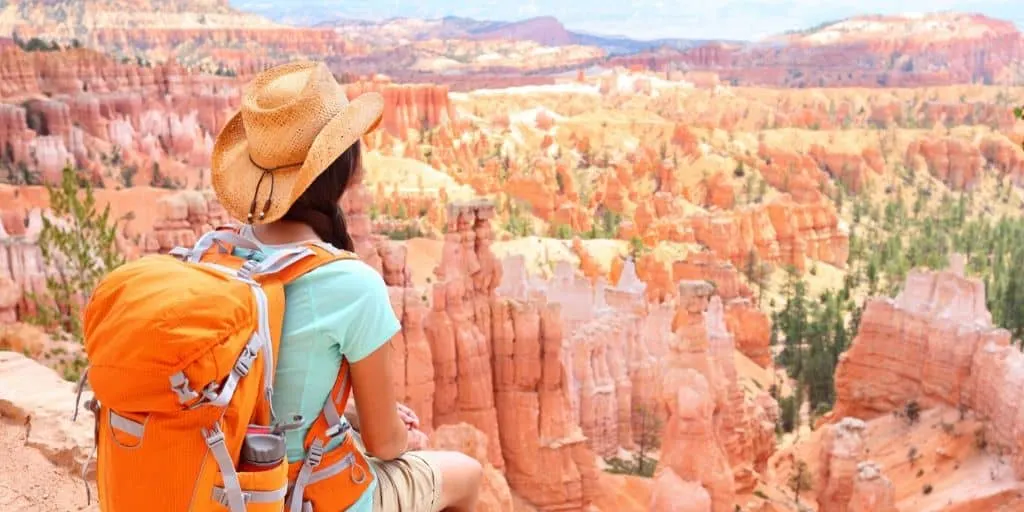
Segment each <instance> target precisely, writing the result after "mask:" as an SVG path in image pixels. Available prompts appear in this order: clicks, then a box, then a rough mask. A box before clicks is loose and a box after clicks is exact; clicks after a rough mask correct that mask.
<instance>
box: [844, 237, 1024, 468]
mask: <svg viewBox="0 0 1024 512" xmlns="http://www.w3.org/2000/svg"><path fill="white" fill-rule="evenodd" d="M963 269H964V259H963V257H961V256H958V255H954V256H953V257H951V258H950V268H949V269H947V270H942V271H923V270H913V271H911V272H910V274H909V275H908V276H907V281H906V284H905V285H904V288H903V291H902V292H901V293H900V294H899V295H898V296H897V297H896V298H895V299H889V298H875V299H870V300H869V301H868V302H867V306H866V309H865V310H864V314H863V317H862V320H861V327H860V330H859V332H858V334H857V337H856V338H855V339H854V341H853V343H852V345H851V346H850V349H849V350H848V351H847V352H846V353H845V354H843V355H842V356H840V362H839V366H838V368H837V370H836V396H837V399H836V406H835V408H834V417H835V418H843V417H856V418H861V419H870V418H873V417H876V416H879V415H881V414H884V413H887V412H890V411H893V410H897V409H902V408H904V407H905V406H906V404H908V403H910V402H911V401H914V402H917V403H918V404H919V405H920V407H922V408H928V407H932V406H937V405H948V406H952V407H965V408H967V409H970V410H973V411H974V412H975V414H976V415H978V416H979V417H981V418H986V419H987V420H988V423H987V426H986V430H985V432H986V439H987V440H988V444H989V445H990V446H999V447H1002V448H1001V449H1003V450H1005V451H1006V453H1010V454H1012V456H1011V458H1010V459H1009V460H1011V461H1012V465H1013V467H1014V469H1015V470H1016V471H1017V474H1018V475H1019V474H1022V473H1024V471H1022V470H1024V458H1022V457H1021V455H1020V450H1019V449H1018V447H1017V446H1018V442H1017V432H1020V429H1021V428H1024V427H1022V425H1021V422H1022V419H1021V418H1022V416H1021V415H1020V414H1019V411H1020V408H1019V407H1018V404H1019V402H1020V399H1019V396H1018V394H1019V393H1018V391H1017V390H1018V389H1019V388H1020V385H1019V384H1018V383H1019V382H1020V381H1021V375H1020V372H1019V371H1017V369H1018V368H1019V367H1020V366H1021V365H1024V354H1022V353H1021V351H1020V350H1019V349H1018V348H1016V347H1014V346H1011V345H1010V333H1009V332H1008V331H1006V330H1005V329H1001V328H997V327H995V326H993V325H992V319H991V314H990V313H989V311H988V309H987V308H986V306H985V287H984V284H983V283H982V282H981V281H980V280H978V279H976V278H968V277H964V274H963Z"/></svg>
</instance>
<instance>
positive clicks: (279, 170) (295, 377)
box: [211, 62, 481, 512]
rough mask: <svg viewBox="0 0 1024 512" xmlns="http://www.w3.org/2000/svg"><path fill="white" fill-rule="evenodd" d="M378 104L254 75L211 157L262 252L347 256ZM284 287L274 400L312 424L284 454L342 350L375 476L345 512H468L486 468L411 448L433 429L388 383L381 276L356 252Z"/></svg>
mask: <svg viewBox="0 0 1024 512" xmlns="http://www.w3.org/2000/svg"><path fill="white" fill-rule="evenodd" d="M382 112H383V99H382V98H381V96H380V95H379V94H376V93H368V94H364V95H362V96H360V97H358V98H356V99H355V100H353V101H352V102H349V101H347V100H346V97H345V92H344V91H343V90H342V88H341V86H340V85H338V83H337V82H336V81H335V79H334V77H333V75H332V74H331V73H330V71H329V70H328V69H327V68H326V66H324V65H323V64H320V63H313V62H296V63H291V64H286V65H282V66H278V67H275V68H272V69H269V70H267V71H264V72H263V73H260V74H259V75H258V76H256V77H255V78H254V79H253V81H252V83H251V84H249V86H248V87H247V88H246V90H245V94H244V95H243V99H242V108H241V112H239V114H237V115H236V116H235V117H234V118H232V119H231V120H230V121H229V122H228V124H227V125H226V126H225V128H224V130H223V131H222V132H221V133H220V134H219V135H218V137H217V141H216V144H215V146H214V151H213V159H212V163H211V168H212V173H211V174H212V178H213V186H214V190H215V191H216V193H217V197H218V199H219V200H220V202H221V204H222V205H223V206H224V208H225V209H226V210H227V211H228V213H229V214H231V215H232V216H233V217H235V218H237V219H242V220H246V221H247V225H246V226H245V227H244V228H243V229H242V234H243V235H245V236H247V237H248V238H250V239H251V240H252V241H253V242H255V243H256V244H257V245H259V246H260V247H261V248H262V249H263V252H265V253H270V252H273V251H275V250H280V249H282V248H287V247H289V246H292V245H293V244H296V243H300V242H308V241H320V242H326V243H328V244H331V245H333V246H334V247H336V248H338V249H343V250H346V251H353V250H354V247H353V242H352V237H351V236H350V235H349V233H348V230H347V228H346V225H345V218H344V216H343V215H342V212H341V210H340V208H339V207H338V202H339V200H340V199H341V197H342V195H343V194H344V192H345V191H346V190H347V189H348V188H349V187H350V186H352V185H354V184H357V183H359V182H360V180H361V179H362V174H363V169H362V167H361V164H360V163H361V158H360V145H359V142H358V141H359V138H360V137H362V136H363V135H365V134H367V133H369V132H370V131H372V130H373V129H374V128H376V126H377V125H378V124H379V123H380V119H381V116H382ZM285 293H286V304H287V311H286V312H285V320H284V328H283V333H282V337H281V346H280V353H279V355H278V363H277V370H276V374H275V381H274V396H273V401H272V403H273V406H274V410H276V411H278V412H279V413H284V414H287V415H290V414H301V415H302V416H303V417H304V418H306V422H305V424H304V425H303V427H302V428H299V429H297V430H293V431H290V432H288V433H287V446H288V459H289V461H290V462H295V461H300V460H303V459H304V457H305V455H306V453H305V450H304V447H303V439H304V438H305V435H306V431H307V430H308V429H309V426H310V420H311V419H312V418H315V417H316V416H317V414H318V413H319V412H320V409H321V407H323V404H324V401H325V400H326V399H327V397H328V394H329V393H330V391H331V387H332V385H333V384H334V381H335V378H336V377H337V375H338V372H339V370H340V368H341V365H342V357H344V358H346V359H347V360H348V362H349V364H350V368H351V380H352V393H353V396H354V398H355V409H356V412H357V416H358V428H359V430H360V435H361V438H362V443H363V446H365V451H366V452H367V454H368V455H370V459H369V460H370V466H371V469H372V470H373V472H374V474H375V476H376V477H377V478H376V480H377V482H376V483H375V484H374V485H373V486H371V488H370V489H369V490H368V491H367V492H366V493H365V494H364V495H362V497H360V498H359V500H358V501H357V502H356V504H355V505H354V506H352V507H350V509H349V510H353V511H356V512H369V511H371V510H374V511H387V512H420V511H422V512H434V511H437V510H473V509H474V507H475V504H476V501H477V488H478V486H479V483H480V478H481V467H480V464H479V463H478V462H477V461H476V460H474V459H472V458H470V457H468V456H466V455H463V454H461V453H458V452H441V451H415V450H420V449H422V448H424V446H423V441H424V439H425V437H424V436H423V435H422V432H420V431H419V430H417V427H418V422H419V420H418V419H417V418H416V416H415V414H414V413H412V411H410V410H409V409H408V408H406V407H404V406H401V405H400V404H398V403H397V401H396V398H395V393H394V387H393V386H392V385H391V382H392V370H391V369H392V364H391V358H392V357H396V355H395V354H393V353H392V351H391V346H390V344H389V343H388V342H389V341H390V339H391V337H392V336H394V335H395V334H396V333H398V332H399V329H400V328H401V327H400V325H399V322H398V319H397V318H395V314H394V312H393V310H392V308H391V303H390V301H389V299H388V292H387V288H386V286H385V284H384V281H383V279H382V278H381V276H380V275H379V274H378V273H377V272H376V271H375V270H373V269H372V268H371V267H370V266H368V265H366V264H365V263H363V262H361V261H359V260H355V259H353V260H341V261H335V262H332V263H329V264H327V265H324V266H322V267H320V268H317V269H316V270H313V271H311V272H309V273H308V274H306V275H304V276H302V277H300V278H299V279H297V280H296V281H295V282H293V283H292V284H291V285H289V286H288V287H287V288H286V290H285ZM397 357H401V355H397ZM347 415H348V414H346V416H347ZM353 423H355V422H353ZM328 449H330V446H329V447H328ZM410 450H413V451H410Z"/></svg>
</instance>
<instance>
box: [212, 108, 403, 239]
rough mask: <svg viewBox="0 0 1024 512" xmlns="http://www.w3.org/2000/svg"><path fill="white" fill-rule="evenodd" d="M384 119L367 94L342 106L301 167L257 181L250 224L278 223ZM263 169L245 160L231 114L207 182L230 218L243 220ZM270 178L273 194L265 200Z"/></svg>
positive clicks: (245, 145)
mask: <svg viewBox="0 0 1024 512" xmlns="http://www.w3.org/2000/svg"><path fill="white" fill-rule="evenodd" d="M383 115H384V97H383V96H381V95H380V94H379V93H375V92H367V93H363V94H361V95H360V96H358V97H356V98H355V99H354V100H352V101H351V102H349V103H348V104H347V105H345V107H344V108H342V109H341V111H340V112H338V114H337V115H335V116H334V117H333V118H331V120H330V121H328V122H327V124H326V125H324V128H323V130H320V133H319V134H317V136H316V137H315V138H314V139H313V144H312V145H311V146H310V148H309V152H307V153H306V159H305V160H304V161H303V162H302V164H301V165H296V166H294V167H287V168H283V169H278V170H275V171H272V173H270V174H272V176H271V175H268V176H266V177H265V178H263V183H262V184H261V185H259V191H258V194H256V195H255V200H256V212H255V215H254V217H253V219H252V220H251V222H252V223H253V224H266V223H269V222H274V221H276V220H279V219H280V218H281V217H283V216H284V214H285V213H287V212H288V209H289V208H291V205H292V204H294V203H295V201H296V200H297V199H298V198H299V196H301V195H302V193H303V192H305V191H306V189H307V188H309V185H310V184H311V183H313V180H315V179H316V178H317V176H319V175H320V174H321V173H323V172H324V170H326V169H327V167H328V166H330V165H331V163H333V162H334V161H335V160H337V159H338V157H339V156H341V154H342V153H344V152H345V150H347V149H348V148H350V147H352V145H353V144H355V142H356V141H358V140H359V139H360V138H361V137H363V136H364V135H366V134H368V133H370V132H372V131H373V130H374V129H376V128H377V126H379V125H380V122H381V118H382V117H383ZM263 172H264V171H263V169H261V168H260V167H258V166H256V164H254V163H253V162H252V160H250V159H249V141H248V139H247V138H246V134H245V125H244V124H243V122H242V114H241V112H237V113H236V114H235V115H234V116H232V117H231V119H230V120H229V121H228V123H227V124H226V125H225V126H224V129H223V130H221V132H220V134H218V135H217V140H216V141H215V142H214V146H213V158H212V159H211V162H210V181H211V182H212V184H213V190H214V192H215V193H216V194H217V199H218V200H219V201H220V203H221V205H222V206H223V207H224V209H225V210H226V211H227V213H228V214H229V215H231V217H233V218H235V219H237V220H240V221H243V222H246V221H248V220H249V219H248V216H249V212H250V210H251V206H252V202H253V197H254V193H256V192H257V190H256V188H257V184H259V181H260V178H261V177H262V176H263ZM271 179H273V195H271ZM268 198H269V199H270V207H269V209H267V211H266V213H265V215H263V216H262V218H260V217H259V213H260V212H261V211H262V210H263V206H264V204H265V203H266V201H267V199H268Z"/></svg>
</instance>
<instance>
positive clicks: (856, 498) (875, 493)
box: [847, 461, 899, 512]
mask: <svg viewBox="0 0 1024 512" xmlns="http://www.w3.org/2000/svg"><path fill="white" fill-rule="evenodd" d="M847 510H849V511H850V512H898V510H899V509H897V508H896V490H895V489H894V488H893V485H892V482H891V481H890V480H889V479H888V478H886V476H885V475H884V474H882V470H881V468H879V467H878V465H877V464H875V463H874V462H871V461H864V462H861V463H860V464H857V478H856V479H855V480H854V482H853V493H852V494H851V495H850V505H849V507H848V508H847Z"/></svg>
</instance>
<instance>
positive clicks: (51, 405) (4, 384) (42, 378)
mask: <svg viewBox="0 0 1024 512" xmlns="http://www.w3.org/2000/svg"><path fill="white" fill-rule="evenodd" d="M90 397H91V394H90V393H88V392H86V395H85V396H84V398H83V400H87V399H89V398H90ZM74 407H75V384H74V383H72V382H68V381H66V380H64V379H62V378H61V377H60V376H59V375H57V373H56V372H54V371H53V370H51V369H49V368H46V367H45V366H42V365H41V364H39V363H37V362H35V361H33V360H31V359H29V358H27V357H25V356H24V355H22V354H21V353H17V352H8V351H0V417H2V418H3V419H5V420H7V421H11V422H16V423H20V424H27V425H29V429H28V439H27V440H26V444H27V445H28V446H31V447H33V448H36V449H37V450H39V451H40V452H42V453H43V455H45V456H46V458H47V459H49V460H50V461H51V462H53V463H54V464H56V465H58V466H61V467H63V468H65V469H79V468H80V467H81V465H82V463H84V462H85V461H86V459H87V458H88V456H89V453H90V452H91V451H92V444H93V432H92V430H93V418H92V414H90V413H88V411H82V413H79V415H78V418H77V421H74V422H72V421H71V416H72V413H73V412H74Z"/></svg>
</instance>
